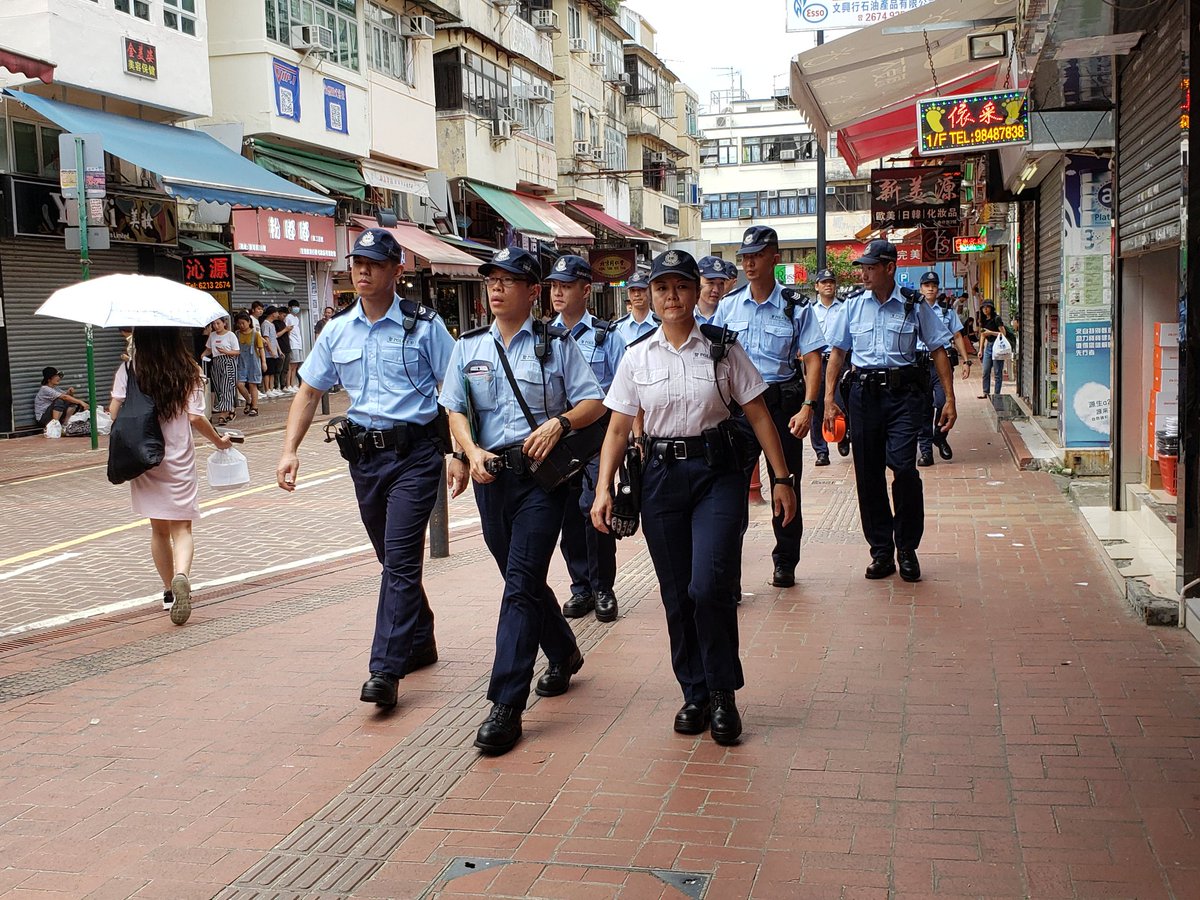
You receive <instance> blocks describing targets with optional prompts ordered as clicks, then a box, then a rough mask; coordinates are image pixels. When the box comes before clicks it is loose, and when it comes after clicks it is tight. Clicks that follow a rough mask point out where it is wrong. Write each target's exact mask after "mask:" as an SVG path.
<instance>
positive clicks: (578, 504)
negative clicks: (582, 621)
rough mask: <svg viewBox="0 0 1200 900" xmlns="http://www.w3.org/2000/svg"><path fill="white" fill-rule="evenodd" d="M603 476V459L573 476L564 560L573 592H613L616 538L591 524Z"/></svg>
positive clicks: (565, 522)
mask: <svg viewBox="0 0 1200 900" xmlns="http://www.w3.org/2000/svg"><path fill="white" fill-rule="evenodd" d="M599 476H600V458H599V457H597V458H596V459H593V460H592V461H591V462H590V463H588V466H587V468H586V469H584V470H583V471H582V472H580V473H579V475H577V476H576V477H575V478H573V479H571V482H570V485H571V493H570V496H568V497H567V504H566V509H565V510H564V511H563V523H562V540H561V542H560V543H559V546H560V548H561V549H562V555H563V561H564V562H565V563H566V564H567V572H568V573H570V575H571V593H572V594H595V593H596V592H597V591H611V590H612V589H613V585H614V584H615V583H616V581H617V539H616V538H615V537H613V536H612V535H611V534H601V533H600V532H599V531H597V530H596V529H595V528H594V527H593V526H592V504H593V503H594V502H595V501H596V482H597V480H599Z"/></svg>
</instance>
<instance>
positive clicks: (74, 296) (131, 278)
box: [37, 275, 229, 328]
mask: <svg viewBox="0 0 1200 900" xmlns="http://www.w3.org/2000/svg"><path fill="white" fill-rule="evenodd" d="M37 314H38V315H39V316H53V317H54V318H56V319H69V320H70V321H72V322H83V323H84V324H86V325H97V326H99V327H101V328H114V327H122V326H133V327H138V326H141V327H150V326H164V327H168V328H169V327H171V326H175V327H181V328H185V327H188V326H192V327H196V328H200V327H203V326H204V325H207V324H208V323H209V322H211V321H213V320H214V319H219V318H221V317H222V316H227V315H229V313H228V312H227V311H226V310H225V308H224V307H223V306H221V304H220V303H218V302H217V301H216V300H214V299H213V298H212V296H211V295H210V294H206V293H205V292H204V291H198V290H196V289H195V288H191V287H188V286H187V285H186V284H180V283H179V282H178V281H170V280H169V279H166V278H158V277H156V276H153V275H105V276H104V277H103V278H95V279H93V280H91V281H81V282H79V283H78V284H73V285H71V286H70V287H65V288H62V289H61V290H57V291H55V292H54V293H53V294H51V295H50V299H49V300H47V301H46V302H45V303H43V304H42V306H41V308H40V309H39V310H38V311H37Z"/></svg>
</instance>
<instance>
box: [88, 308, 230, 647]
mask: <svg viewBox="0 0 1200 900" xmlns="http://www.w3.org/2000/svg"><path fill="white" fill-rule="evenodd" d="M133 343H134V346H135V347H136V349H137V352H136V354H135V355H134V357H133V362H132V365H133V371H134V376H135V377H136V378H137V384H138V387H139V388H141V390H142V393H143V394H145V395H146V396H148V397H149V398H150V399H151V400H153V401H154V406H155V408H156V409H157V411H158V421H159V424H160V425H161V426H162V432H163V440H164V443H165V445H166V454H165V456H164V457H163V461H162V462H161V463H160V464H159V465H157V466H155V467H154V468H153V469H150V470H149V471H148V472H146V473H145V474H144V475H140V476H138V477H137V478H135V479H133V480H132V481H130V482H129V486H130V488H131V490H132V493H133V511H134V513H136V514H137V515H140V516H145V517H147V518H148V519H149V520H150V553H151V555H152V556H153V557H154V567H155V568H156V569H157V570H158V574H159V577H160V578H161V579H162V583H163V609H165V610H169V611H170V613H171V621H172V622H174V623H175V624H176V625H182V624H183V623H184V622H186V621H187V620H188V616H190V615H191V613H192V602H191V601H192V586H191V582H190V581H189V580H188V578H189V575H190V574H191V569H192V554H193V551H194V544H193V542H192V522H194V521H195V520H196V519H199V518H200V507H199V505H198V504H197V502H196V494H197V491H198V479H197V475H196V448H195V444H194V443H193V442H192V428H195V429H196V430H197V431H199V432H200V434H201V435H203V436H204V437H206V438H208V440H209V441H211V442H212V444H213V446H215V447H216V448H217V449H219V450H228V449H229V448H230V447H231V446H233V444H232V443H231V442H230V440H229V438H227V437H224V436H223V435H221V434H218V433H217V431H216V429H214V428H213V426H212V423H210V422H209V421H208V419H206V418H205V417H204V381H203V376H202V373H201V371H200V367H199V366H198V365H196V361H195V360H194V359H192V356H191V353H190V352H189V350H188V348H187V347H186V346H185V345H184V341H183V332H182V331H180V330H179V329H178V328H138V329H137V330H136V331H135V332H134V336H133ZM127 384H128V376H127V375H126V371H125V366H121V368H119V369H117V376H116V378H115V379H114V380H113V389H112V403H111V405H110V406H109V411H110V415H112V417H113V419H114V420H115V419H116V418H117V416H118V415H119V414H120V411H121V405H122V403H123V402H124V400H125V393H126V386H127Z"/></svg>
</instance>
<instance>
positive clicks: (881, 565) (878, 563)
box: [867, 559, 896, 580]
mask: <svg viewBox="0 0 1200 900" xmlns="http://www.w3.org/2000/svg"><path fill="white" fill-rule="evenodd" d="M895 574H896V564H895V563H894V562H892V561H891V560H890V559H873V560H871V564H870V565H869V566H867V577H868V578H870V579H872V580H875V579H877V578H887V577H889V576H891V575H895Z"/></svg>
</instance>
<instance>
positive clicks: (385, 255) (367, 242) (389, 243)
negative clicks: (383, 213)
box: [346, 228, 404, 262]
mask: <svg viewBox="0 0 1200 900" xmlns="http://www.w3.org/2000/svg"><path fill="white" fill-rule="evenodd" d="M346 255H347V256H348V257H355V256H363V257H366V258H367V259H374V260H378V261H379V262H388V261H391V262H404V248H403V247H401V246H400V245H399V244H398V243H396V239H395V238H394V237H392V233H391V232H390V231H388V230H387V229H386V228H368V229H367V230H366V231H364V232H363V233H362V234H360V235H359V236H358V240H356V241H355V242H354V248H353V249H352V250H351V251H350V252H349V253H347V254H346Z"/></svg>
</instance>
